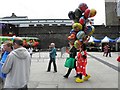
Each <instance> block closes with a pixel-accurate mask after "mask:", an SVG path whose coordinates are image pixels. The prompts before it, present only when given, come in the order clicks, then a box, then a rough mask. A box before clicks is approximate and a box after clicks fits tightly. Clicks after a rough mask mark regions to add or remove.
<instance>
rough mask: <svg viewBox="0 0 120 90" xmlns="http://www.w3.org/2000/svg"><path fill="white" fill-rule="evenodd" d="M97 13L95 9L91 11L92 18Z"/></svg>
mask: <svg viewBox="0 0 120 90" xmlns="http://www.w3.org/2000/svg"><path fill="white" fill-rule="evenodd" d="M96 13H97V11H96V10H95V9H91V10H90V17H94V16H95V15H96Z"/></svg>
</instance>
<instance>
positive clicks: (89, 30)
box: [84, 26, 95, 35]
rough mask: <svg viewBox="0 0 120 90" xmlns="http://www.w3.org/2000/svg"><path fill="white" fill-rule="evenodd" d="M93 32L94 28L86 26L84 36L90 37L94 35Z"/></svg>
mask: <svg viewBox="0 0 120 90" xmlns="http://www.w3.org/2000/svg"><path fill="white" fill-rule="evenodd" d="M94 31H95V28H94V26H86V28H85V31H84V32H85V34H86V35H92V34H93V33H94Z"/></svg>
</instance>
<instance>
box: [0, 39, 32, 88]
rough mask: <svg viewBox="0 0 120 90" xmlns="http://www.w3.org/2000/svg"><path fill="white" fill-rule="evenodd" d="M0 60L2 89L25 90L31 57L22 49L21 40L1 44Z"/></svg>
mask: <svg viewBox="0 0 120 90" xmlns="http://www.w3.org/2000/svg"><path fill="white" fill-rule="evenodd" d="M2 53H3V54H1V55H2V56H1V60H0V79H2V81H3V85H4V87H3V88H8V89H9V88H14V89H16V90H27V89H28V88H27V87H28V86H27V84H28V82H29V75H30V66H31V56H30V53H29V52H28V50H27V49H26V48H25V47H23V41H22V39H21V38H15V39H14V40H13V42H10V41H5V42H4V43H3V48H2Z"/></svg>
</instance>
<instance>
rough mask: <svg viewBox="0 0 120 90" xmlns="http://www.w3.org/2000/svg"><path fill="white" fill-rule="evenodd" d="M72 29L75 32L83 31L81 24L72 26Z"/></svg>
mask: <svg viewBox="0 0 120 90" xmlns="http://www.w3.org/2000/svg"><path fill="white" fill-rule="evenodd" d="M72 28H73V29H74V30H75V31H79V30H82V25H81V24H80V23H74V24H73V25H72Z"/></svg>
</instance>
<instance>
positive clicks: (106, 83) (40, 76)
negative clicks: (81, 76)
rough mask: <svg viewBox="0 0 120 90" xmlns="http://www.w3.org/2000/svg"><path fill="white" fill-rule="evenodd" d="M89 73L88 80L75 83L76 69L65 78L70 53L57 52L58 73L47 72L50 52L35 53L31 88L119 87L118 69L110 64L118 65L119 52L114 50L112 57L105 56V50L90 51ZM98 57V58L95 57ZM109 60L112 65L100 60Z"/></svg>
mask: <svg viewBox="0 0 120 90" xmlns="http://www.w3.org/2000/svg"><path fill="white" fill-rule="evenodd" d="M88 53H89V56H88V65H87V73H88V74H90V75H91V78H90V79H89V80H88V81H85V82H83V83H75V77H74V76H75V75H76V73H75V70H74V69H73V70H72V72H71V74H70V76H69V78H68V79H65V78H63V76H64V75H65V73H66V71H67V68H65V67H64V62H65V59H66V57H67V56H68V54H66V53H65V54H64V55H63V57H62V58H61V57H60V56H61V53H60V52H57V59H56V61H57V62H56V63H57V69H58V72H57V73H53V66H52V68H51V72H46V70H47V66H48V62H49V52H40V53H34V54H33V58H32V65H31V74H30V82H29V85H28V86H29V88H118V71H117V70H115V69H114V68H111V67H110V65H113V66H115V67H118V62H117V61H116V58H117V57H118V53H117V52H112V57H103V56H102V54H103V52H88ZM91 55H92V56H94V57H97V58H94V57H92V56H91ZM97 59H100V60H103V61H105V62H108V63H109V64H110V65H108V64H105V63H102V62H100V61H99V60H97Z"/></svg>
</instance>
